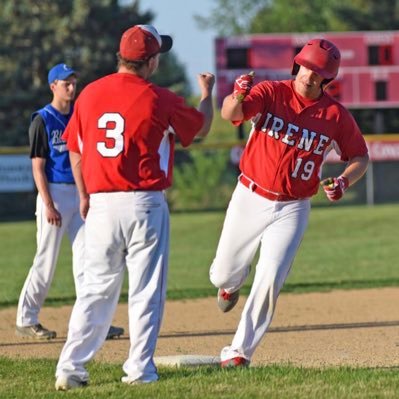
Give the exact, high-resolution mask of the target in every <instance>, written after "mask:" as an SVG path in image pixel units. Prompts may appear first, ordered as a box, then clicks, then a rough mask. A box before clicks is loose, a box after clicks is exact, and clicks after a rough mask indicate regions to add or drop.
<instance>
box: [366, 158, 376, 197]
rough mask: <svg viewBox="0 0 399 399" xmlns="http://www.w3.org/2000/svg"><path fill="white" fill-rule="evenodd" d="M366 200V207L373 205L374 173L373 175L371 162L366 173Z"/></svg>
mask: <svg viewBox="0 0 399 399" xmlns="http://www.w3.org/2000/svg"><path fill="white" fill-rule="evenodd" d="M366 198H367V205H374V173H373V162H372V161H371V162H369V166H368V168H367V171H366Z"/></svg>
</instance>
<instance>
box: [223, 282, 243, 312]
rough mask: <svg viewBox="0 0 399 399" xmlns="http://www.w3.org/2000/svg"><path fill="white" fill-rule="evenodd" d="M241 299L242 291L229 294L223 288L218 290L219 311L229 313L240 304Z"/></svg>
mask: <svg viewBox="0 0 399 399" xmlns="http://www.w3.org/2000/svg"><path fill="white" fill-rule="evenodd" d="M239 297H240V290H237V291H234V292H231V293H229V292H227V291H225V290H224V289H223V288H219V290H218V306H219V309H220V310H221V311H222V312H223V313H226V312H229V311H230V310H231V309H233V308H234V306H236V304H237V302H238V298H239Z"/></svg>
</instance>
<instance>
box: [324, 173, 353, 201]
mask: <svg viewBox="0 0 399 399" xmlns="http://www.w3.org/2000/svg"><path fill="white" fill-rule="evenodd" d="M320 184H321V186H322V187H323V190H324V192H325V193H326V196H327V198H328V199H329V200H330V201H338V200H339V199H341V198H342V196H343V195H344V193H345V191H346V189H347V188H348V187H349V180H348V179H347V178H346V177H344V176H339V177H329V178H327V179H324V180H323V181H321V183H320Z"/></svg>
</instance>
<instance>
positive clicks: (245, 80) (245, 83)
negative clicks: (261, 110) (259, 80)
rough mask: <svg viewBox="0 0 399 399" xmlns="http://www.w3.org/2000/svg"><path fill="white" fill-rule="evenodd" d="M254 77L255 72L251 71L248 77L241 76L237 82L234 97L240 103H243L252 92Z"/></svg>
mask: <svg viewBox="0 0 399 399" xmlns="http://www.w3.org/2000/svg"><path fill="white" fill-rule="evenodd" d="M254 76H255V72H253V71H251V72H250V73H249V74H248V75H241V76H239V77H238V78H237V79H236V80H235V82H234V91H233V97H234V98H236V99H237V100H238V101H239V102H241V101H243V100H244V98H245V97H246V96H247V95H248V93H249V92H250V91H251V89H252V85H253V83H254Z"/></svg>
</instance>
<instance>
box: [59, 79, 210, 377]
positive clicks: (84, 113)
mask: <svg viewBox="0 0 399 399" xmlns="http://www.w3.org/2000/svg"><path fill="white" fill-rule="evenodd" d="M203 122H204V116H203V114H202V113H200V112H199V111H197V110H196V109H195V108H192V107H188V106H187V105H185V103H184V101H183V99H182V98H180V97H178V96H177V95H175V94H174V93H172V92H170V91H168V90H166V89H163V88H160V87H157V86H155V85H153V84H151V83H150V82H148V81H146V80H144V79H142V78H140V77H138V76H136V75H132V74H126V73H116V74H112V75H109V76H106V77H104V78H102V79H99V80H97V81H95V82H93V83H91V84H90V85H88V86H87V87H86V88H85V89H84V90H83V91H82V93H81V94H80V96H79V98H78V100H77V101H76V104H75V110H74V114H73V116H72V119H71V121H70V123H69V124H68V126H67V129H66V131H65V136H64V137H66V138H67V143H68V148H69V150H70V151H73V152H78V153H81V156H82V175H83V178H84V182H85V185H86V187H87V190H88V192H89V193H90V209H89V212H88V215H87V219H86V224H85V239H86V262H85V280H84V287H83V293H82V295H80V296H79V297H78V299H77V301H76V304H75V306H74V308H73V311H72V315H71V320H70V324H69V333H68V339H67V342H66V344H65V346H64V348H63V350H62V353H61V356H60V359H59V362H58V365H57V372H56V375H57V377H58V376H65V375H73V376H76V377H79V378H80V379H81V380H82V381H85V380H87V379H88V373H87V370H86V369H85V367H84V365H85V363H87V361H89V360H90V359H91V358H92V357H93V356H94V354H95V353H96V352H97V351H98V349H99V348H100V347H101V345H102V344H103V342H104V339H105V337H106V335H107V332H108V328H109V326H110V324H111V321H112V317H113V315H114V311H115V308H116V306H117V303H118V299H119V294H120V290H121V286H122V282H123V276H124V271H125V268H126V269H127V271H128V275H129V277H128V278H129V336H130V341H131V347H130V351H129V356H128V359H127V360H126V362H125V363H124V366H123V369H124V371H125V373H126V374H127V378H128V379H129V380H131V381H137V380H138V381H142V382H150V381H154V380H157V379H158V375H157V370H156V367H155V365H154V362H153V354H154V351H155V347H156V341H157V336H158V333H159V329H160V324H161V320H162V314H163V308H164V303H165V297H166V278H167V269H168V251H169V211H168V207H167V203H166V200H165V197H164V194H163V190H164V189H166V188H168V187H169V186H170V185H171V182H172V168H173V149H174V143H175V139H176V138H177V139H178V140H179V141H180V142H181V143H182V145H183V146H187V145H189V144H190V143H191V142H192V141H193V139H194V137H195V135H196V134H197V132H198V131H199V130H200V129H201V127H202V125H203Z"/></svg>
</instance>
